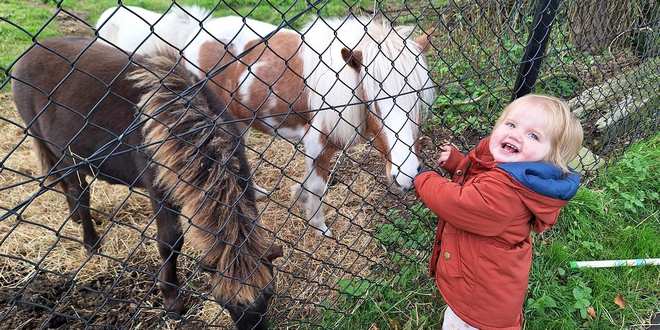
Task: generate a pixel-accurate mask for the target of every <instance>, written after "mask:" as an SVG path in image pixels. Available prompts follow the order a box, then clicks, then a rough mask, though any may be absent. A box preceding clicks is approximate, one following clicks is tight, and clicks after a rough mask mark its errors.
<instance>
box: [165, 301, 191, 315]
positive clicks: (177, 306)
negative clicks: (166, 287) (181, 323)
mask: <svg viewBox="0 0 660 330" xmlns="http://www.w3.org/2000/svg"><path fill="white" fill-rule="evenodd" d="M163 307H165V312H166V313H167V314H166V315H167V317H168V318H171V319H175V320H178V319H181V318H182V317H183V315H184V314H186V307H185V305H184V304H183V299H166V300H164V301H163Z"/></svg>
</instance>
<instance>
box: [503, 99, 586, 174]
mask: <svg viewBox="0 0 660 330" xmlns="http://www.w3.org/2000/svg"><path fill="white" fill-rule="evenodd" d="M520 102H529V103H534V104H538V105H540V106H541V108H542V109H543V110H544V111H545V112H546V113H547V114H548V118H549V122H548V123H547V124H548V129H549V132H550V133H549V134H550V136H551V140H550V141H551V148H550V152H549V153H548V156H547V157H546V159H545V161H547V162H550V163H552V164H555V165H557V166H559V168H561V170H562V171H564V172H565V173H567V172H569V169H568V163H569V162H570V161H571V160H573V159H574V158H575V157H576V156H577V155H578V152H579V151H580V148H582V139H583V132H582V125H581V124H580V120H578V119H577V117H575V115H574V114H573V113H572V112H571V109H570V108H569V106H568V104H567V103H566V102H564V101H563V100H561V99H558V98H556V97H553V96H548V95H540V94H527V95H525V96H522V97H520V98H518V99H516V100H515V101H513V102H511V103H510V104H509V105H507V106H506V108H504V111H502V114H501V115H500V117H499V118H498V119H497V122H496V123H495V126H496V127H497V126H498V125H500V124H501V123H502V121H503V120H504V119H505V118H506V117H507V115H508V114H509V112H510V111H511V109H512V108H513V107H512V105H513V104H517V103H520Z"/></svg>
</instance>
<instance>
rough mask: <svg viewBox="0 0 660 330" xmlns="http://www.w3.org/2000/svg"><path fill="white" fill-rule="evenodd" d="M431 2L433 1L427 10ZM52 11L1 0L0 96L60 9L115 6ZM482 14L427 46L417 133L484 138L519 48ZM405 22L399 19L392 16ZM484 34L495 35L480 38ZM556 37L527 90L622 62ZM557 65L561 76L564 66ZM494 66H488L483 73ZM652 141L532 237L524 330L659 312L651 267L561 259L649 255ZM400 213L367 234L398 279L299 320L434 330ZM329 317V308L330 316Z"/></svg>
mask: <svg viewBox="0 0 660 330" xmlns="http://www.w3.org/2000/svg"><path fill="white" fill-rule="evenodd" d="M122 2H123V3H124V4H126V5H137V6H141V7H144V8H147V9H151V10H157V11H164V10H166V9H167V8H168V7H169V6H170V4H171V1H169V0H129V1H122ZM438 2H439V3H444V1H434V2H433V4H434V5H438ZM57 3H58V2H55V1H52V0H43V1H37V0H2V1H1V2H0V18H2V19H0V68H1V69H0V84H1V85H3V86H1V87H3V91H4V92H6V91H7V89H8V85H7V84H6V82H8V79H6V77H7V71H8V69H9V68H10V67H11V65H12V63H13V62H14V61H15V60H16V59H17V58H18V57H19V56H20V54H21V53H23V52H24V51H25V50H26V49H28V48H29V47H30V46H31V45H32V43H33V40H35V39H36V40H43V39H44V38H47V37H50V36H54V35H62V34H66V33H67V32H66V31H67V29H66V28H65V25H66V24H70V23H71V21H72V20H71V18H68V19H64V18H66V17H68V16H69V15H67V14H66V13H65V12H69V13H71V14H74V15H76V16H77V17H79V18H82V19H84V20H85V21H86V22H87V23H89V24H93V23H94V22H95V20H96V19H97V18H98V16H99V15H100V13H101V12H103V10H105V9H106V8H108V7H110V6H113V5H116V4H117V1H116V0H99V1H92V0H84V1H82V0H81V1H72V0H64V1H61V2H59V3H60V7H61V8H62V9H63V11H62V12H60V13H59V14H58V15H57V17H56V18H54V19H53V17H54V14H53V13H54V12H55V8H56V6H57ZM177 3H180V4H182V5H186V4H196V5H199V6H202V7H205V8H209V9H213V13H214V15H216V16H222V15H239V14H240V15H243V16H250V17H252V18H255V19H259V20H264V21H268V22H272V23H276V24H279V22H280V21H281V20H282V18H284V19H290V18H292V17H294V16H296V15H297V14H298V13H301V12H302V11H303V10H305V9H306V8H307V5H306V3H305V2H301V1H295V2H292V1H285V0H276V1H268V2H263V1H257V0H249V1H242V0H228V1H223V2H220V4H219V5H217V4H218V1H217V0H184V1H177ZM403 3H404V2H403V1H391V2H387V4H383V5H384V6H388V7H391V8H395V9H396V8H402V7H403V6H404V5H403ZM415 3H417V2H413V4H415ZM27 4H29V6H28V5H27ZM427 4H428V3H427ZM216 5H217V6H216ZM349 6H353V7H354V8H367V9H368V8H371V6H373V2H372V1H363V0H361V1H357V2H353V1H342V0H332V1H325V2H322V3H320V4H319V5H318V6H317V7H315V8H312V10H310V11H309V12H308V13H306V14H305V15H304V16H303V17H301V19H300V20H297V21H295V22H293V24H292V25H293V26H294V27H299V26H300V24H302V22H304V21H305V18H306V17H309V16H310V15H313V14H320V15H322V16H333V15H342V14H344V13H346V11H347V10H348V8H349ZM486 14H487V13H486ZM486 14H483V13H480V12H479V11H476V12H470V13H466V14H465V15H464V16H461V17H459V18H456V19H455V21H452V25H451V26H447V27H446V28H450V27H451V28H452V29H454V34H452V35H450V36H449V37H444V38H443V37H441V36H439V37H438V38H436V39H435V40H434V45H435V46H436V49H435V50H434V55H432V60H431V68H432V71H433V74H434V77H435V78H436V79H437V81H441V82H443V84H442V86H440V88H439V97H438V99H437V100H436V104H435V107H434V111H435V114H436V116H433V118H432V120H431V121H430V122H429V125H428V126H429V127H438V126H443V127H446V129H447V131H448V132H449V134H450V135H453V136H457V137H460V138H461V139H462V140H461V141H463V142H465V143H469V141H470V137H476V136H480V135H483V134H484V133H485V132H486V131H487V130H488V129H489V127H490V124H491V122H492V120H493V118H494V114H495V113H497V111H499V109H501V107H502V106H503V104H504V102H506V101H507V100H508V98H509V96H510V92H511V91H510V86H511V85H512V84H513V81H512V80H515V71H516V68H517V66H516V63H517V62H516V61H518V60H519V58H520V57H521V55H522V53H523V51H524V43H525V40H524V38H522V39H521V38H520V35H519V34H515V33H513V30H512V31H508V30H506V29H502V30H501V31H500V30H497V31H492V30H491V29H492V28H493V27H492V26H489V24H490V25H493V26H494V28H495V29H498V28H499V27H498V25H497V24H493V23H492V22H488V21H487V18H484V17H488V15H486ZM508 14H510V15H513V13H508ZM469 15H473V17H469ZM480 15H481V16H480ZM495 16H497V15H495ZM423 18H424V19H428V17H423ZM410 19H411V16H408V17H401V19H400V20H401V21H407V20H410ZM73 21H75V19H74V20H73ZM81 23H82V22H78V25H77V28H76V32H80V33H86V34H92V30H91V29H90V28H88V27H85V24H81ZM522 23H525V22H522ZM526 23H529V22H526ZM492 33H497V34H498V35H501V38H497V39H492V38H489V34H492ZM567 39H568V38H567V37H566V36H565V35H564V34H562V33H561V32H558V31H557V29H556V31H555V32H554V34H553V40H552V45H551V48H554V49H563V50H562V51H557V52H556V53H555V54H554V55H553V56H551V57H549V58H548V59H547V60H546V65H547V68H548V69H547V70H546V71H545V73H544V74H543V75H542V76H541V80H540V83H539V89H538V91H541V92H546V93H549V94H554V95H558V96H562V97H565V98H570V97H573V96H575V95H576V93H578V92H579V91H580V90H582V89H583V88H585V87H588V86H589V85H593V84H594V83H595V82H597V80H598V79H600V80H602V79H603V78H604V77H602V76H598V77H596V78H594V76H592V75H591V73H593V72H594V68H593V65H592V64H593V63H596V62H597V63H606V65H610V64H611V63H613V64H611V65H612V66H611V67H607V68H608V69H612V70H613V71H616V70H617V69H618V68H617V67H616V65H624V64H626V63H628V62H627V61H628V57H627V55H625V54H624V55H620V54H619V55H616V56H615V54H612V53H608V54H602V55H593V56H592V55H588V56H587V55H581V54H580V55H579V56H578V55H576V54H575V53H573V52H569V51H566V49H565V48H566V47H564V48H562V46H561V45H565V44H566V43H568V42H569V41H568V40H567ZM438 55H439V56H438ZM617 56H618V57H617ZM564 66H566V67H569V68H571V70H572V71H571V70H565V69H563V68H564ZM494 67H497V69H488V68H494ZM500 69H501V70H500ZM578 77H579V78H578ZM658 144H660V136H659V135H656V136H654V137H652V138H649V139H647V140H645V141H643V142H641V143H638V144H636V145H634V146H632V147H630V148H629V149H628V150H627V151H626V153H625V154H624V155H623V156H622V157H619V158H618V159H616V161H614V162H612V163H611V164H610V165H609V166H608V167H607V168H606V169H605V170H604V171H602V172H601V173H599V176H598V177H597V178H595V179H594V180H593V182H592V183H591V185H590V186H589V187H583V188H582V189H581V190H580V191H579V193H578V195H577V196H576V197H575V198H574V199H573V200H572V201H571V202H570V203H569V205H568V206H567V207H566V208H565V209H564V211H563V212H562V215H561V219H560V221H559V224H558V225H557V226H556V227H555V228H554V229H553V230H552V231H551V232H549V233H546V234H544V235H541V236H536V237H535V246H536V250H535V259H534V265H533V271H532V274H531V279H530V290H529V295H528V300H527V302H526V305H525V317H526V324H525V327H526V328H527V329H548V328H551V329H573V328H590V329H624V328H641V327H643V324H647V323H648V322H649V318H650V317H651V315H652V314H653V313H656V312H658V310H660V302H659V297H660V290H659V289H658V288H660V272H659V271H658V268H657V267H656V268H654V267H646V268H613V269H589V270H573V269H570V268H569V267H568V263H569V261H571V260H594V259H625V258H651V257H660V245H659V244H657V242H658V237H660V223H659V221H660V220H659V217H658V209H659V207H658V204H659V203H658V202H659V198H658V193H657V190H658V189H657V188H658V187H660V179H659V178H658V176H657V172H658V166H659V164H660V151H659V145H658ZM283 148H284V147H283ZM0 156H5V155H4V154H0ZM285 198H286V197H285ZM145 212H146V211H145ZM411 212H412V213H411V214H412V215H411V214H409V213H405V214H404V213H401V212H397V211H394V210H393V211H391V212H389V213H388V220H389V221H387V223H386V224H384V225H380V226H378V227H377V228H376V230H375V233H374V236H375V237H376V239H377V241H378V242H379V245H380V246H379V249H382V250H383V251H385V255H387V256H388V258H390V259H391V260H389V261H390V262H391V263H392V264H394V265H396V266H397V267H396V269H397V271H396V272H392V271H391V270H392V268H388V269H389V270H388V269H385V268H383V269H375V270H374V271H373V273H372V274H373V275H374V276H373V277H371V278H365V279H362V280H350V279H342V280H340V281H339V282H338V283H337V284H338V287H339V289H340V291H341V292H342V294H341V295H340V297H339V300H338V301H336V300H334V299H333V301H328V302H327V307H328V311H326V312H324V313H323V315H321V316H315V318H314V319H313V320H312V321H310V322H312V323H316V322H321V323H322V325H323V327H327V328H329V327H337V328H342V329H366V328H375V329H388V328H389V329H436V328H438V327H439V325H440V324H441V318H442V316H441V315H442V312H443V308H444V304H443V302H442V300H441V298H440V297H439V296H438V294H437V290H436V289H435V287H434V285H433V284H432V282H431V281H430V280H429V278H428V276H427V274H426V270H427V266H426V260H427V258H428V253H429V251H428V250H427V247H428V246H429V245H430V244H431V242H430V241H431V239H432V233H433V227H434V224H435V218H434V217H433V216H432V215H431V214H429V212H428V210H426V209H424V208H423V207H421V206H419V205H417V206H416V207H413V208H412V211H411ZM615 301H616V303H615ZM622 301H623V303H622ZM320 306H326V305H325V304H324V303H321V304H320ZM319 309H321V308H319ZM332 309H334V310H336V311H339V312H331V311H330V310H332ZM281 314H282V313H281ZM283 314H286V313H283ZM311 314H312V315H313V313H311ZM302 323H303V324H304V322H302ZM303 327H304V326H303Z"/></svg>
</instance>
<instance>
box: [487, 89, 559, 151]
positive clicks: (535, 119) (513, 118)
mask: <svg viewBox="0 0 660 330" xmlns="http://www.w3.org/2000/svg"><path fill="white" fill-rule="evenodd" d="M510 107H511V109H510V111H509V113H508V114H507V116H506V117H505V118H504V120H502V122H501V123H500V124H499V125H497V126H496V127H495V128H494V129H493V132H492V133H491V135H490V143H489V145H488V148H489V150H490V153H491V154H492V155H493V158H494V159H495V161H497V162H499V163H510V162H537V161H541V160H545V159H546V158H547V156H548V154H549V153H550V149H551V148H552V142H551V139H552V137H551V136H550V131H549V130H548V124H547V123H548V120H550V118H549V117H550V116H548V114H547V113H546V111H544V110H543V109H542V108H541V107H542V105H540V104H538V103H537V102H533V101H532V102H530V101H523V102H516V103H514V104H511V105H510Z"/></svg>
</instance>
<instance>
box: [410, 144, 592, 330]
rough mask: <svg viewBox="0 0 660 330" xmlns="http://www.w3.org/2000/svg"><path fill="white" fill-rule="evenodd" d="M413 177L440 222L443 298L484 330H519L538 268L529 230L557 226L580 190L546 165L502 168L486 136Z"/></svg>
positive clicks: (435, 268)
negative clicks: (443, 171)
mask: <svg viewBox="0 0 660 330" xmlns="http://www.w3.org/2000/svg"><path fill="white" fill-rule="evenodd" d="M442 166H443V168H445V169H446V170H447V171H448V172H449V173H450V174H452V179H451V180H449V179H446V178H444V177H442V176H440V175H439V174H438V173H436V172H433V171H428V172H423V173H421V174H419V175H418V176H417V177H416V178H415V189H416V191H417V194H418V196H419V198H420V199H421V200H422V202H423V203H424V204H425V205H426V206H427V207H428V208H429V209H431V211H433V212H434V213H435V214H436V215H437V216H438V225H437V229H436V235H435V242H434V244H433V253H432V255H431V261H430V265H429V268H430V269H429V270H430V273H431V276H434V278H435V282H436V285H437V286H438V288H439V290H440V292H441V294H442V296H443V298H444V299H445V301H446V302H447V304H448V305H449V306H450V307H451V309H452V310H453V311H454V312H455V313H456V314H457V315H458V316H459V317H460V318H461V319H462V320H464V321H465V322H467V323H468V324H470V325H472V326H474V327H477V328H480V329H519V328H520V327H521V324H522V308H523V303H524V299H525V294H526V292H527V284H528V279H529V271H530V268H531V264H532V246H531V241H530V234H531V231H532V230H534V231H536V232H541V231H543V230H545V229H548V228H550V227H551V226H552V225H554V224H555V222H556V221H557V217H558V216H559V211H560V209H561V207H562V206H564V205H565V204H566V202H567V201H568V200H569V199H570V198H572V197H573V196H574V195H575V193H576V191H577V188H578V186H579V182H580V177H579V175H577V174H575V173H570V174H568V175H564V174H563V173H562V172H561V170H560V169H559V168H558V167H556V166H553V165H551V164H547V163H541V162H522V163H502V164H498V163H496V162H495V161H494V160H493V157H492V155H491V154H490V152H489V150H488V138H486V139H484V140H482V141H481V142H480V143H479V144H478V145H477V147H476V148H475V149H473V150H472V151H470V153H469V154H468V155H467V156H464V155H462V154H461V153H460V152H459V151H458V150H457V149H455V148H454V149H452V151H451V153H450V156H449V159H448V160H447V161H446V162H445V163H444V164H443V165H442Z"/></svg>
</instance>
